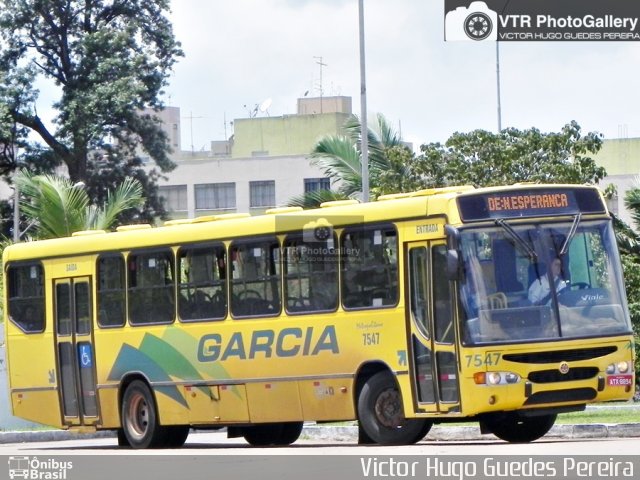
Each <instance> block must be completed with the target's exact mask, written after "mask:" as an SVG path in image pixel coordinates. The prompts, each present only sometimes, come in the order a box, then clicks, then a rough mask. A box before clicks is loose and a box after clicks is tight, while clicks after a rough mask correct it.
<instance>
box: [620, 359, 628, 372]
mask: <svg viewBox="0 0 640 480" xmlns="http://www.w3.org/2000/svg"><path fill="white" fill-rule="evenodd" d="M618 371H619V372H620V373H627V372H628V371H629V362H618Z"/></svg>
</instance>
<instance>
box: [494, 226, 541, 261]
mask: <svg viewBox="0 0 640 480" xmlns="http://www.w3.org/2000/svg"><path fill="white" fill-rule="evenodd" d="M496 225H499V226H500V227H502V229H503V230H504V231H505V232H507V233H508V234H509V236H510V237H511V238H512V239H513V240H514V241H515V242H516V243H517V244H518V245H520V246H521V247H522V248H523V249H524V251H525V252H527V255H528V256H529V259H530V260H531V261H532V262H535V261H536V260H537V259H538V254H537V253H536V252H535V251H534V250H533V248H531V246H530V245H529V244H528V243H527V242H526V241H525V239H524V238H522V237H521V236H520V235H519V234H518V232H516V231H515V230H514V229H513V227H512V226H511V225H509V224H508V223H507V222H506V220H505V219H504V218H499V219H497V220H496Z"/></svg>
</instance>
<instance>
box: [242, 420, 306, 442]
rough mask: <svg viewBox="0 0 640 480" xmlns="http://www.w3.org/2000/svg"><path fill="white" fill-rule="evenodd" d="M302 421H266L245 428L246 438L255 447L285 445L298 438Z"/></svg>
mask: <svg viewBox="0 0 640 480" xmlns="http://www.w3.org/2000/svg"><path fill="white" fill-rule="evenodd" d="M300 433H302V422H284V423H265V424H261V425H253V426H251V427H246V428H245V429H244V434H243V435H244V439H245V440H246V441H247V443H249V444H250V445H253V446H254V447H266V446H277V447H279V446H285V445H291V444H292V443H293V442H295V441H296V440H298V438H299V437H300Z"/></svg>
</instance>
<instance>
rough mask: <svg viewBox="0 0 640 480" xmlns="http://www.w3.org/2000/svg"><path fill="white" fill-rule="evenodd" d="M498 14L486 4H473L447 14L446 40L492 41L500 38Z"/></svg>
mask: <svg viewBox="0 0 640 480" xmlns="http://www.w3.org/2000/svg"><path fill="white" fill-rule="evenodd" d="M497 26H498V14H497V12H495V11H493V10H491V9H490V8H489V7H488V6H487V4H486V3H485V2H471V3H470V4H469V6H468V7H458V8H456V9H455V10H451V11H449V12H447V14H446V17H445V39H446V40H447V41H456V40H474V41H479V40H492V41H495V40H497V38H498V29H497Z"/></svg>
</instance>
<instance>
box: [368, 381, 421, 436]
mask: <svg viewBox="0 0 640 480" xmlns="http://www.w3.org/2000/svg"><path fill="white" fill-rule="evenodd" d="M358 420H359V421H360V426H361V427H362V430H364V433H365V434H366V437H367V438H368V439H371V440H372V441H374V442H375V443H379V444H381V445H410V444H412V443H416V442H418V441H420V440H422V439H423V438H424V437H425V435H426V434H427V433H428V432H429V430H430V429H431V426H432V425H433V424H432V422H429V421H427V420H425V419H407V418H405V416H404V411H403V409H402V396H401V395H400V391H399V390H398V386H397V384H396V382H395V379H394V378H393V376H392V375H391V374H390V373H389V372H378V373H376V374H375V375H373V376H372V377H371V378H369V379H368V380H367V381H366V382H365V384H364V386H363V387H362V390H361V391H360V395H359V396H358Z"/></svg>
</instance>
